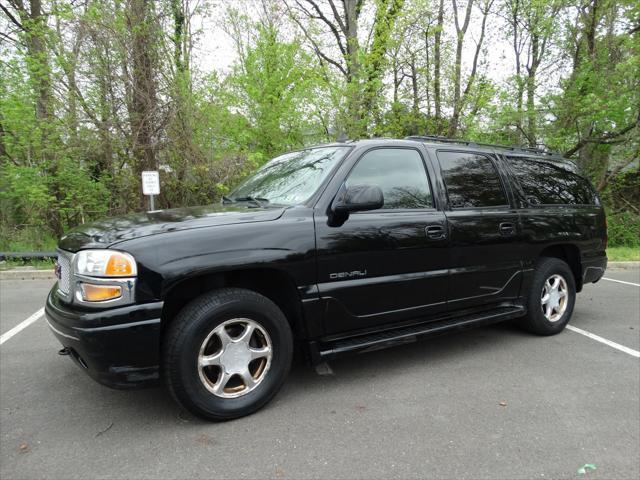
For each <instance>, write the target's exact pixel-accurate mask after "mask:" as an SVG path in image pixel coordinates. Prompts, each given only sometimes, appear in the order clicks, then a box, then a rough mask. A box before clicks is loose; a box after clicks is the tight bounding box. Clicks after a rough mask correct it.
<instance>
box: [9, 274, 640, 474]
mask: <svg viewBox="0 0 640 480" xmlns="http://www.w3.org/2000/svg"><path fill="white" fill-rule="evenodd" d="M606 277H607V278H610V279H615V280H620V281H623V282H630V283H617V282H614V281H607V280H603V281H601V282H600V283H598V284H596V285H588V286H586V287H585V289H584V291H583V292H582V293H581V294H580V295H579V296H578V300H577V304H576V309H575V313H574V316H573V319H572V322H571V325H572V326H574V327H578V328H579V329H582V330H584V331H587V332H590V333H592V334H595V335H598V336H599V337H602V338H603V339H605V340H608V341H610V342H615V344H620V345H622V346H625V347H627V348H628V349H631V350H630V351H626V352H625V351H621V350H619V349H616V348H614V347H613V346H611V344H606V343H602V342H601V341H597V340H594V339H593V338H589V337H587V336H585V335H583V334H581V333H578V332H576V331H569V330H565V331H564V332H563V333H562V334H560V335H557V336H554V337H547V338H542V337H536V336H532V335H529V334H526V333H524V332H521V331H520V330H518V329H517V328H515V327H514V326H512V325H510V324H502V325H496V326H492V327H487V328H482V329H478V330H473V331H468V332H465V333H461V334H456V335H450V336H447V337H440V338H437V339H433V340H428V341H424V342H421V343H416V344H411V345H405V346H403V347H398V348H394V349H389V350H383V351H378V352H374V353H369V354H365V355H359V356H354V357H349V358H345V359H341V360H339V361H335V362H332V363H331V368H332V370H333V372H334V374H333V375H327V376H320V375H318V374H316V372H315V371H314V370H313V369H311V368H309V367H306V366H302V365H299V366H296V367H294V369H293V372H292V374H291V376H290V378H289V380H288V381H287V383H286V384H285V386H284V388H283V390H282V391H281V392H280V393H279V394H278V396H277V397H276V398H275V400H274V401H272V402H271V403H270V404H269V405H268V406H267V407H266V408H264V409H263V410H261V411H260V412H258V413H256V414H254V415H252V416H250V417H246V418H242V419H239V420H235V421H232V422H227V423H221V424H212V423H207V422H204V421H201V420H199V419H197V418H194V417H193V416H191V415H189V414H188V413H186V412H184V411H181V410H180V409H179V408H178V407H177V406H176V405H175V404H174V403H173V401H172V400H171V399H170V398H169V396H168V394H166V393H165V391H164V390H163V389H160V388H157V389H148V390H141V391H116V390H110V389H108V388H105V387H102V386H100V385H98V384H96V383H94V382H93V381H92V380H90V379H89V377H87V376H86V375H85V374H84V373H83V372H82V371H81V370H80V369H79V368H78V367H76V366H75V365H74V364H73V363H72V361H71V360H70V359H69V358H67V357H61V356H58V355H56V352H57V350H58V349H59V348H60V347H59V345H58V344H57V341H56V340H55V339H54V337H53V335H52V334H51V333H50V332H49V330H48V327H47V325H46V323H45V321H44V320H43V319H42V318H40V319H38V320H36V321H35V322H34V323H33V324H31V325H29V326H27V327H26V328H25V329H24V330H22V331H20V332H19V333H17V334H16V335H15V336H12V337H11V338H9V339H8V340H5V341H4V343H3V344H2V345H1V346H0V478H2V479H18V478H65V479H66V478H83V479H84V478H127V479H129V478H265V477H271V478H323V479H324V478H391V477H397V478H426V477H428V478H456V479H462V478H470V479H477V478H501V479H516V478H607V479H611V478H629V479H631V478H633V479H637V478H640V400H639V399H640V359H638V358H637V357H635V356H634V355H633V351H636V352H637V351H638V350H640V286H639V285H638V284H640V270H638V269H626V270H613V269H612V270H609V271H608V272H607V274H606ZM634 284H635V285H634ZM51 285H52V281H6V280H3V281H0V290H1V291H0V319H1V320H0V333H2V334H4V333H6V332H8V331H10V330H11V329H12V328H13V327H15V326H16V325H19V324H20V323H21V322H23V321H24V320H25V319H27V318H28V317H30V316H31V315H32V314H33V313H34V312H36V311H37V310H39V309H40V308H41V307H42V306H43V302H44V298H45V296H46V294H47V292H48V290H49V288H50V286H51ZM585 465H590V466H587V467H585V470H584V471H585V473H579V472H578V471H579V469H580V468H581V467H584V466H585ZM591 466H593V467H595V470H593V469H592V468H591Z"/></svg>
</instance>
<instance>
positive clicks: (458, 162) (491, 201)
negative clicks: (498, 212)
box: [438, 151, 508, 208]
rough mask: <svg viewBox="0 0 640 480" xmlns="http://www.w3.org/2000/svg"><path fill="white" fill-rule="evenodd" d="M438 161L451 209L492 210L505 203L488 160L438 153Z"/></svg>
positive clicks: (465, 154) (496, 175)
mask: <svg viewBox="0 0 640 480" xmlns="http://www.w3.org/2000/svg"><path fill="white" fill-rule="evenodd" d="M438 160H439V161H440V168H441V170H442V176H443V178H444V183H445V184H446V187H447V195H448V196H449V204H450V205H451V206H452V207H453V208H470V207H494V206H497V205H506V204H507V203H508V202H507V197H506V196H505V194H504V190H503V189H502V182H501V181H500V177H499V175H498V171H497V170H496V167H495V166H494V165H493V163H492V162H491V160H490V159H489V158H488V157H485V156H484V155H477V154H473V153H464V152H446V151H439V152H438Z"/></svg>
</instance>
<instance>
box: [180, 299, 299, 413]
mask: <svg viewBox="0 0 640 480" xmlns="http://www.w3.org/2000/svg"><path fill="white" fill-rule="evenodd" d="M257 300H258V299H255V298H251V297H249V296H243V298H242V299H237V300H236V299H232V300H229V301H225V302H222V303H219V304H213V305H205V306H204V307H203V308H201V309H199V310H198V311H197V313H196V314H195V315H192V316H191V317H190V318H188V319H184V318H183V319H181V320H182V321H188V322H189V323H188V325H187V326H186V327H185V328H184V329H183V330H182V333H181V335H180V337H179V339H178V341H177V342H176V343H175V345H174V348H175V349H177V350H178V351H179V352H180V354H179V355H178V356H174V358H176V359H177V360H176V363H177V364H176V365H174V366H173V368H174V371H175V372H176V373H177V375H178V376H179V377H180V383H181V384H182V386H183V388H184V394H185V398H179V400H180V401H181V403H190V404H191V405H190V406H192V407H193V408H195V409H196V410H197V411H198V412H199V413H201V414H203V415H205V416H208V417H215V418H216V419H218V417H221V418H222V419H225V418H235V417H236V416H242V415H246V414H248V413H251V412H252V411H255V410H257V409H258V408H260V407H261V406H262V405H264V404H265V403H266V402H268V401H269V400H270V399H271V397H272V396H273V395H275V393H276V392H277V391H278V389H279V388H280V386H281V385H282V383H283V381H284V378H285V377H286V375H287V373H288V371H289V368H290V365H291V357H292V341H291V331H290V328H289V325H288V323H287V320H286V318H284V315H283V314H282V312H280V310H279V309H278V308H277V307H276V306H275V305H274V304H271V302H268V301H266V302H265V301H257ZM264 300H266V299H264ZM234 318H248V319H251V320H254V321H256V322H257V323H259V324H260V326H261V327H262V328H263V329H264V330H265V331H266V332H267V334H268V335H269V337H270V339H271V345H272V352H273V353H272V358H271V365H270V367H269V371H268V372H267V373H266V376H265V378H264V379H263V380H262V381H261V382H260V384H259V385H258V386H257V387H256V388H255V389H254V390H252V391H250V392H249V393H247V394H245V395H241V396H239V397H235V398H222V397H218V396H216V395H214V394H213V393H211V392H210V391H209V390H207V388H206V387H205V386H204V385H203V384H202V381H201V380H200V376H199V373H198V366H197V362H198V354H199V351H200V347H201V345H202V342H203V341H204V340H205V338H206V337H207V335H209V333H211V331H212V330H213V329H215V328H216V327H217V326H218V325H220V324H221V323H223V322H225V321H228V320H231V319H234ZM179 396H180V395H179Z"/></svg>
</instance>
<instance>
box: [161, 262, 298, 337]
mask: <svg viewBox="0 0 640 480" xmlns="http://www.w3.org/2000/svg"><path fill="white" fill-rule="evenodd" d="M222 287H237V288H246V289H247V290H253V291H254V292H257V293H259V294H261V295H264V296H265V297H267V298H269V299H270V300H271V301H272V302H274V303H275V304H276V305H278V307H279V308H280V310H282V313H284V315H285V317H286V318H287V320H288V322H289V324H290V325H291V330H292V332H293V335H294V338H295V337H298V338H299V336H300V335H301V334H303V332H301V329H302V325H303V323H302V303H301V301H300V296H299V294H298V290H297V289H296V286H295V284H294V282H293V280H292V279H291V278H290V277H289V275H287V274H286V273H284V272H282V271H280V270H275V269H250V270H238V271H230V272H219V273H212V274H206V275H199V276H197V277H193V278H189V279H187V280H184V281H182V282H180V283H179V284H178V285H176V286H174V287H173V288H172V289H171V290H169V292H168V293H167V294H166V295H165V299H164V307H163V309H162V330H163V331H164V330H165V329H166V326H167V325H168V324H169V323H171V321H172V320H173V318H174V317H175V316H176V314H177V313H178V312H179V311H180V310H182V308H183V307H184V306H185V305H186V304H187V303H189V302H190V301H191V300H193V299H194V298H196V297H198V296H200V295H201V294H203V293H205V292H209V291H211V290H215V289H218V288H222Z"/></svg>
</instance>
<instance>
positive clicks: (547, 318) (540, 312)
mask: <svg viewBox="0 0 640 480" xmlns="http://www.w3.org/2000/svg"><path fill="white" fill-rule="evenodd" d="M535 270H536V271H535V274H534V278H533V281H532V284H531V291H530V292H529V298H528V301H527V315H526V316H525V317H523V318H522V319H521V320H520V324H521V325H522V326H523V327H524V328H526V329H527V330H529V331H530V332H533V333H537V334H538V335H555V334H556V333H560V332H561V331H562V330H563V329H564V327H565V326H566V325H567V323H568V322H569V319H570V318H571V314H572V313H573V307H574V304H575V301H576V284H575V280H574V278H573V272H572V271H571V268H569V265H567V264H566V263H565V262H563V261H562V260H560V259H558V258H553V257H544V258H541V259H540V260H539V261H538V263H537V265H536V269H535Z"/></svg>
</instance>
